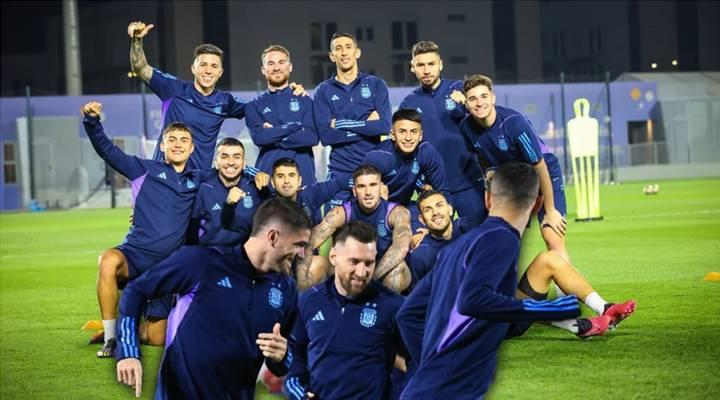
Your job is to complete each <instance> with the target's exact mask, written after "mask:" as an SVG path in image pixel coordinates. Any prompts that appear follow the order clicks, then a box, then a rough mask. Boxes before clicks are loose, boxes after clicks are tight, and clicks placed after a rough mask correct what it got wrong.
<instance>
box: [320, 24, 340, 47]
mask: <svg viewBox="0 0 720 400" xmlns="http://www.w3.org/2000/svg"><path fill="white" fill-rule="evenodd" d="M337 31H338V27H337V24H336V23H335V22H328V23H326V24H325V48H324V49H323V50H328V49H329V48H330V41H331V40H332V35H334V34H335V33H337Z"/></svg>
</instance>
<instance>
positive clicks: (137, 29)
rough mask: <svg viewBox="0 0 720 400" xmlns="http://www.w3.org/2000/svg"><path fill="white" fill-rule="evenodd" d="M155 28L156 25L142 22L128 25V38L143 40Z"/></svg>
mask: <svg viewBox="0 0 720 400" xmlns="http://www.w3.org/2000/svg"><path fill="white" fill-rule="evenodd" d="M154 27H155V25H153V24H150V25H145V23H144V22H140V21H136V22H131V23H130V25H128V36H130V37H131V38H138V39H142V38H143V37H145V35H147V34H148V32H150V30H151V29H152V28H154Z"/></svg>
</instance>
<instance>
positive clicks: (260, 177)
mask: <svg viewBox="0 0 720 400" xmlns="http://www.w3.org/2000/svg"><path fill="white" fill-rule="evenodd" d="M269 184H270V175H268V174H267V173H266V172H258V173H257V174H256V175H255V187H256V188H257V189H258V190H262V189H263V188H264V187H265V186H267V185H269Z"/></svg>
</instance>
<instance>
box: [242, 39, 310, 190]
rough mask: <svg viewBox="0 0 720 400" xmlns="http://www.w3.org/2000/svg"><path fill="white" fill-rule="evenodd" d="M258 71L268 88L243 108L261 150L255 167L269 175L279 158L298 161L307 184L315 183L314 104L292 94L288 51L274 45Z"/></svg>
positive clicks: (254, 139) (263, 53)
mask: <svg viewBox="0 0 720 400" xmlns="http://www.w3.org/2000/svg"><path fill="white" fill-rule="evenodd" d="M260 60H261V61H262V67H261V68H260V71H261V72H262V74H263V76H265V80H266V81H267V87H268V89H267V90H266V91H265V92H264V93H263V94H261V95H260V96H258V97H257V98H255V99H254V100H252V101H250V102H249V103H247V105H246V110H245V117H246V120H245V122H246V123H247V126H248V129H249V130H250V138H252V141H253V143H255V145H256V146H258V148H259V149H260V154H258V157H257V161H256V162H255V168H257V169H259V170H261V171H264V172H266V173H268V174H269V173H271V171H272V166H273V164H274V163H275V161H276V160H278V159H280V158H290V159H293V160H295V162H297V164H298V166H299V168H300V176H302V178H303V181H304V182H305V183H306V184H312V183H314V182H315V158H314V156H313V149H312V148H313V146H315V145H316V144H318V142H319V138H318V134H317V132H316V131H315V121H314V119H313V101H312V99H311V98H310V97H308V96H302V95H297V94H295V93H293V90H292V88H291V85H290V84H289V79H290V72H292V62H291V61H290V52H289V51H288V49H286V48H285V47H283V46H280V45H277V44H274V45H271V46H268V47H267V48H266V49H265V50H263V52H262V55H261V56H260Z"/></svg>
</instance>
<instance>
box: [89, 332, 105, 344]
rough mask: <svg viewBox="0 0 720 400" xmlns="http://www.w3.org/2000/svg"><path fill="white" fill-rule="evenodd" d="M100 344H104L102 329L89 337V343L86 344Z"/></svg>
mask: <svg viewBox="0 0 720 400" xmlns="http://www.w3.org/2000/svg"><path fill="white" fill-rule="evenodd" d="M100 343H105V331H104V330H102V329H101V330H99V331H97V332H95V333H93V335H92V336H90V341H89V342H88V344H100Z"/></svg>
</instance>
